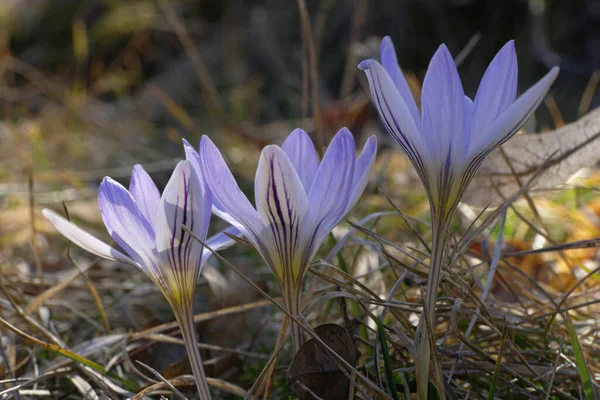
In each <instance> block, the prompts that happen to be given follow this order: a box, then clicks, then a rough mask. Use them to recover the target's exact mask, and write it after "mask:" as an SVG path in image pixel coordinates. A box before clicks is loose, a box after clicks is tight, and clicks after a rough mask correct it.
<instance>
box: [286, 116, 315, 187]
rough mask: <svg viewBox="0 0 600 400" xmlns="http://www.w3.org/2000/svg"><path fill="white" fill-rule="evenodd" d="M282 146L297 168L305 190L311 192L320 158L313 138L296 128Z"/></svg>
mask: <svg viewBox="0 0 600 400" xmlns="http://www.w3.org/2000/svg"><path fill="white" fill-rule="evenodd" d="M281 148H282V149H283V151H284V152H285V154H287V156H288V157H289V159H290V161H291V163H292V165H293V166H294V168H295V169H296V172H297V173H298V176H299V177H300V181H302V185H304V189H305V192H306V193H308V192H310V187H311V186H312V183H313V181H314V180H315V176H316V175H317V170H318V169H319V158H318V157H317V152H316V151H315V146H314V145H313V142H312V140H310V137H309V136H308V134H307V133H306V132H305V131H303V130H302V129H300V128H296V129H294V130H293V131H292V133H290V135H289V136H288V137H287V139H286V140H285V142H283V145H282V146H281Z"/></svg>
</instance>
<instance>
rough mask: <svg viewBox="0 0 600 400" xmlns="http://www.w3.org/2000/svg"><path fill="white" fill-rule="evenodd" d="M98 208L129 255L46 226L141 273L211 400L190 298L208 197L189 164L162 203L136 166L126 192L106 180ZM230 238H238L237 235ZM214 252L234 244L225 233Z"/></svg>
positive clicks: (61, 225) (70, 229)
mask: <svg viewBox="0 0 600 400" xmlns="http://www.w3.org/2000/svg"><path fill="white" fill-rule="evenodd" d="M98 204H99V206H100V212H101V214H102V220H103V221H104V225H105V226H106V229H107V230H108V232H109V234H110V236H111V237H112V238H113V239H114V240H115V242H117V243H118V244H119V246H121V248H122V249H123V250H124V251H125V253H126V254H127V255H125V254H124V253H122V252H121V251H119V250H117V249H115V248H114V247H112V246H109V245H108V244H106V243H104V242H103V241H101V240H99V239H97V238H95V237H94V236H92V235H90V234H89V233H87V232H86V231H84V230H82V229H81V228H79V227H77V226H76V225H75V224H73V223H71V222H69V221H68V220H66V219H64V218H63V217H61V216H59V215H57V214H56V213H54V212H52V211H50V210H48V209H45V210H43V213H44V215H45V216H46V218H47V219H48V220H49V221H50V223H51V224H52V225H53V226H54V227H55V228H56V229H57V230H58V231H59V232H60V233H62V234H63V235H64V236H65V237H67V238H68V239H69V240H71V241H72V242H73V243H75V244H76V245H77V246H79V247H81V248H83V249H84V250H87V251H89V252H90V253H92V254H95V255H97V256H99V257H103V258H106V259H108V260H114V261H121V262H124V263H126V264H130V265H133V266H134V267H137V268H139V269H140V270H142V271H143V272H144V273H145V274H146V275H148V277H149V278H150V279H151V280H152V281H153V282H154V283H155V284H156V285H157V286H158V288H159V289H160V290H161V292H162V293H163V295H164V296H165V298H166V299H167V301H168V302H169V305H170V306H171V308H172V309H173V313H174V314H175V317H176V319H177V321H178V323H179V325H180V327H181V332H182V336H183V339H184V341H185V344H186V348H187V351H188V355H189V358H190V363H191V365H192V371H193V373H194V376H195V378H196V383H197V385H198V390H199V391H200V398H202V399H210V391H209V389H208V384H207V383H206V376H205V374H204V369H203V367H202V360H201V358H200V353H199V351H198V346H197V342H196V334H195V327H194V321H193V298H194V289H195V287H196V282H197V280H198V277H199V275H200V272H201V270H202V266H203V265H204V263H205V262H206V260H207V259H208V258H209V257H210V255H211V254H212V253H211V252H210V251H209V250H208V249H205V248H204V246H203V245H202V244H201V243H199V242H198V241H197V240H195V239H194V238H193V237H192V236H191V235H190V234H189V232H188V231H187V230H186V229H184V227H185V228H187V229H189V231H190V232H193V233H194V235H195V236H197V237H198V238H199V239H200V240H202V241H204V240H206V234H207V231H208V225H209V221H210V215H211V207H212V196H211V193H210V190H208V188H207V187H206V185H205V183H204V181H203V180H202V179H201V177H200V176H199V175H198V173H197V171H196V169H195V168H193V166H192V165H191V163H190V162H189V161H181V162H179V164H177V167H176V168H175V170H174V172H173V175H172V176H171V179H170V180H169V182H168V183H167V186H166V187H165V190H164V191H163V194H162V197H161V196H160V194H159V192H158V189H157V188H156V185H155V184H154V182H153V181H152V179H151V178H150V176H149V175H148V174H147V173H146V171H144V169H143V168H142V167H141V166H140V165H136V166H135V167H134V169H133V172H132V174H131V183H130V186H129V190H127V189H125V188H124V187H123V186H122V185H121V184H119V183H118V182H116V181H114V180H112V179H111V178H109V177H106V178H104V180H103V181H102V183H101V184H100V191H99V195H98ZM230 233H233V234H236V233H237V234H239V232H238V231H237V230H235V229H234V230H232V231H231V232H230ZM206 243H207V245H208V246H209V247H211V248H212V249H213V250H215V249H219V248H223V247H225V246H228V245H230V244H232V243H233V242H232V240H231V239H229V238H228V237H227V235H225V234H224V233H221V234H219V235H216V236H215V237H213V238H211V239H209V240H207V241H206Z"/></svg>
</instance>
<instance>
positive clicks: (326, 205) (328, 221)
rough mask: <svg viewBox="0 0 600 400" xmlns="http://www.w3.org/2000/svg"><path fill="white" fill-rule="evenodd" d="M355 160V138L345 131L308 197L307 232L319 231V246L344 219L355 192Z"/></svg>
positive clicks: (331, 148) (330, 148)
mask: <svg viewBox="0 0 600 400" xmlns="http://www.w3.org/2000/svg"><path fill="white" fill-rule="evenodd" d="M354 158H355V146H354V138H353V137H352V133H350V131H349V130H348V129H347V128H342V129H340V131H339V132H338V133H337V134H336V135H335V136H334V137H333V139H332V141H331V143H330V144H329V146H328V147H327V151H326V152H325V155H324V156H323V160H322V161H321V165H320V166H319V171H318V172H317V176H316V178H315V182H314V183H313V186H312V188H311V189H310V193H309V195H308V204H310V208H309V222H307V225H306V229H311V230H314V232H316V233H315V238H316V239H315V243H316V244H317V245H318V244H320V240H322V239H321V237H323V238H324V236H325V235H327V234H328V233H329V231H331V229H333V227H334V226H335V225H336V224H337V223H338V222H339V221H340V219H342V218H343V216H344V211H345V210H346V206H347V205H348V199H349V198H350V194H351V191H352V178H353V176H354ZM315 247H316V246H315Z"/></svg>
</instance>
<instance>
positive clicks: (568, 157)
mask: <svg viewBox="0 0 600 400" xmlns="http://www.w3.org/2000/svg"><path fill="white" fill-rule="evenodd" d="M598 138H600V108H598V109H596V110H594V111H592V112H590V113H589V114H587V115H586V116H584V117H583V118H581V119H580V120H578V121H576V122H573V123H571V124H568V125H565V126H563V127H562V128H560V129H556V130H554V131H551V132H546V133H541V134H524V135H517V136H515V137H514V138H512V139H511V140H509V141H508V142H506V144H504V145H503V146H502V151H504V153H505V154H506V158H505V157H504V155H503V154H502V151H500V150H496V151H494V152H493V153H492V154H490V155H489V156H488V157H487V159H486V160H485V161H484V163H483V165H482V166H481V169H480V170H479V173H478V175H477V176H476V177H475V179H474V180H473V182H472V183H471V186H470V188H469V190H468V191H467V193H466V194H465V196H464V197H463V201H464V202H465V203H468V204H472V205H475V206H485V205H487V204H489V203H492V205H497V204H499V203H500V202H501V201H502V198H501V197H500V196H498V195H494V194H495V193H497V191H496V187H497V188H498V189H499V190H500V191H501V193H502V194H503V195H504V196H506V197H508V196H510V195H511V194H512V193H515V192H517V191H518V190H519V186H520V185H519V183H518V181H517V179H516V178H515V176H514V175H513V173H512V171H511V168H510V166H509V165H508V164H507V160H508V161H509V162H510V164H511V165H512V168H513V170H514V172H515V175H516V177H517V178H518V179H519V180H520V181H521V182H522V183H524V182H527V180H528V179H529V178H531V176H532V175H533V174H534V173H535V172H536V170H537V169H538V168H539V167H540V166H541V165H542V163H544V161H545V160H547V159H549V158H550V157H551V158H552V159H551V161H550V163H549V165H548V168H547V169H546V171H545V172H544V173H543V174H542V175H541V177H540V178H539V179H538V181H537V182H536V183H535V185H534V186H533V187H532V188H531V189H530V192H533V193H535V192H539V191H543V190H548V189H552V188H554V187H556V186H559V185H562V184H563V183H565V182H566V181H567V180H568V179H569V178H570V177H571V176H572V175H573V174H575V173H576V172H577V171H579V170H580V169H581V168H584V167H589V166H591V165H593V164H595V163H596V162H597V161H598V159H599V158H600V157H599V156H598V154H600V141H599V140H597V139H598Z"/></svg>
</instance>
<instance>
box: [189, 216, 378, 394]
mask: <svg viewBox="0 0 600 400" xmlns="http://www.w3.org/2000/svg"><path fill="white" fill-rule="evenodd" d="M183 228H184V229H185V230H186V232H187V233H188V234H189V235H190V236H191V237H192V238H194V240H197V241H198V242H199V243H201V244H202V245H203V246H204V247H205V248H206V249H208V250H209V251H210V252H211V253H212V254H214V255H215V256H216V257H217V258H218V259H219V260H221V261H222V262H223V263H224V264H225V265H227V267H229V268H231V269H232V270H233V271H234V272H235V273H236V274H237V275H238V276H240V277H241V278H242V279H244V280H245V281H246V282H248V283H249V284H250V285H252V286H253V287H254V289H255V290H257V291H258V292H259V293H260V294H261V295H262V296H263V297H265V298H266V299H268V300H269V301H271V303H272V304H273V305H274V306H275V307H277V308H278V309H279V310H280V311H281V312H283V313H284V314H285V315H286V316H287V317H288V318H290V320H292V321H294V322H296V323H297V324H298V326H300V327H302V329H304V330H305V331H306V332H308V333H309V335H310V336H311V337H312V338H313V339H315V340H316V341H317V342H318V343H319V344H320V345H321V346H322V347H323V349H324V350H325V351H327V352H328V353H329V354H330V355H331V356H333V357H334V358H335V359H336V361H337V362H339V363H340V364H341V365H343V366H344V368H345V369H347V370H348V371H351V372H354V373H356V376H357V377H359V378H360V380H361V382H362V383H364V384H365V385H366V386H367V388H368V389H369V390H370V391H371V392H372V393H373V394H375V395H376V396H377V397H378V398H381V399H389V396H388V395H387V394H386V393H385V392H384V391H382V390H381V389H380V388H379V387H377V386H376V385H374V384H373V382H371V381H370V380H369V378H367V377H366V376H364V375H363V374H362V373H361V372H359V371H357V370H356V368H354V367H353V366H352V365H350V364H348V362H347V361H346V360H344V359H343V358H342V357H341V356H340V355H339V354H337V353H336V352H335V351H333V350H332V349H331V348H330V347H329V346H328V345H327V344H325V343H324V342H323V341H322V340H321V339H320V338H319V337H318V336H317V335H314V333H313V332H312V329H311V328H310V327H309V326H307V325H306V324H305V323H304V322H301V321H300V320H299V319H297V318H296V317H295V316H293V315H292V314H290V313H289V312H288V311H287V310H286V309H285V308H284V307H283V306H281V304H279V303H277V302H276V301H275V300H273V298H271V296H269V295H268V294H267V293H266V292H265V291H264V290H262V289H261V288H260V287H258V286H257V285H256V284H255V283H254V282H252V280H250V279H249V278H248V277H247V276H245V275H244V274H243V273H242V272H241V271H240V270H238V269H237V268H236V267H234V266H233V265H232V264H231V263H230V262H229V261H227V260H226V259H225V258H223V257H222V256H221V255H220V254H218V253H217V252H215V251H214V250H213V249H212V248H211V247H210V246H207V245H206V243H204V242H203V241H202V240H200V239H199V238H198V237H197V236H196V235H195V234H194V232H192V231H190V230H189V229H188V228H187V227H185V226H184V227H183Z"/></svg>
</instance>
